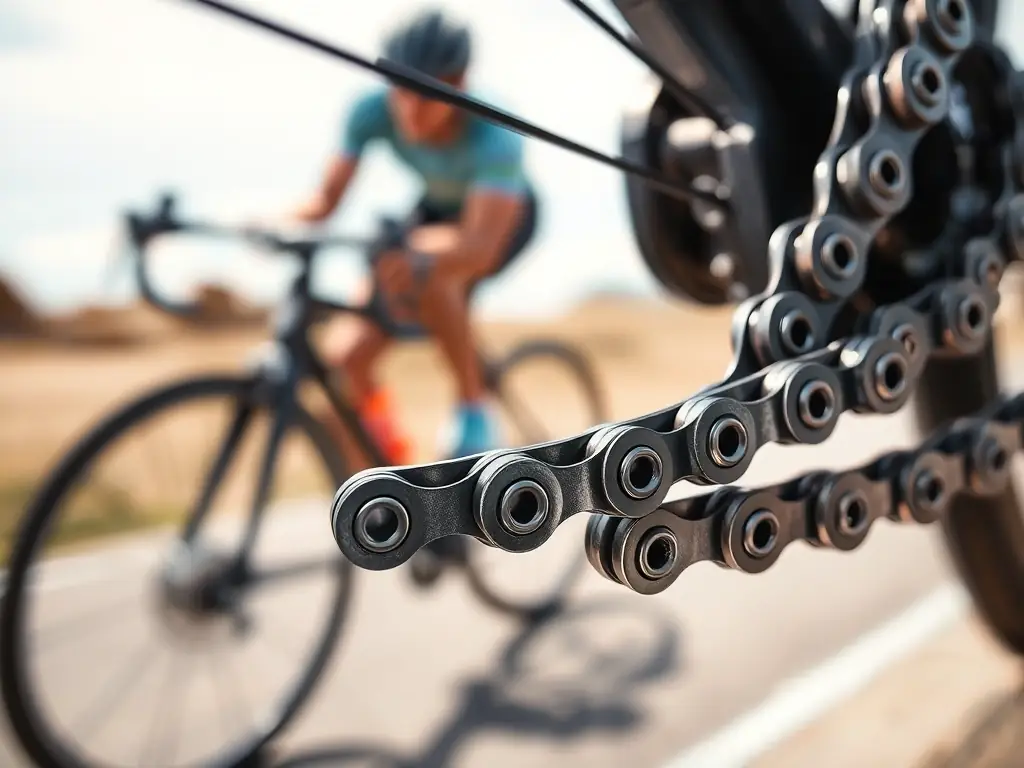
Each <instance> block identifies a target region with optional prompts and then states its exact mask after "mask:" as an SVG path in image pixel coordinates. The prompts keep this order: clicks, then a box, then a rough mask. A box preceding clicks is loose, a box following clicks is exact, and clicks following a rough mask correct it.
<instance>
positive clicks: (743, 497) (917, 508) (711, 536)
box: [586, 395, 1024, 594]
mask: <svg viewBox="0 0 1024 768" xmlns="http://www.w3.org/2000/svg"><path fill="white" fill-rule="evenodd" d="M991 410H992V409H989V411H991ZM1022 429H1024V395H1017V396H1016V397H1015V398H1013V399H1011V400H1009V401H1006V402H1004V403H1002V404H999V406H998V407H997V409H996V410H995V413H990V414H989V415H988V417H986V416H985V415H981V416H979V417H976V418H972V419H965V420H960V421H958V422H956V423H954V424H953V425H951V427H950V428H949V429H948V430H944V431H940V432H939V433H937V435H936V436H935V437H933V438H932V439H931V440H929V441H928V442H927V443H926V444H925V445H923V446H921V447H919V448H918V449H916V450H913V451H897V452H893V453H889V454H887V455H885V456H882V457H880V458H878V459H876V460H875V461H873V462H871V463H870V464H868V465H865V466H863V467H860V468H857V469H851V470H848V471H844V472H813V473H811V474H808V475H805V476H802V477H799V478H796V479H794V480H790V481H788V482H785V483H781V484H778V485H774V486H771V487H766V488H760V489H753V490H746V489H739V488H722V489H719V490H718V491H715V492H714V493H711V494H707V495H705V496H700V497H696V498H691V499H684V500H681V501H675V502H670V503H667V504H664V505H663V506H662V507H661V508H660V509H658V510H657V511H656V512H655V513H653V514H650V515H647V516H646V517H643V518H640V519H639V520H628V519H625V518H621V517H613V516H611V515H594V516H593V517H592V518H591V519H590V521H589V523H588V526H587V539H586V546H587V555H588V557H589V558H590V562H591V564H592V565H593V566H594V567H595V568H596V569H597V570H598V571H599V572H600V573H602V574H603V575H604V576H606V577H607V578H609V579H611V580H612V581H615V582H617V583H620V584H623V585H625V586H627V587H629V588H630V589H632V590H634V591H636V592H640V593H642V594H655V593H657V592H661V591H663V590H665V589H667V588H668V587H669V586H670V585H671V584H672V582H674V581H675V580H676V579H677V578H678V577H679V574H681V573H682V572H683V571H684V570H685V569H686V568H688V567H689V566H691V565H693V564H694V563H696V562H700V561H710V562H713V563H716V564H717V565H720V566H722V567H726V568H734V569H736V570H740V571H745V572H746V573H761V572H762V571H764V570H766V569H767V568H769V567H770V566H771V565H773V564H774V563H775V561H776V560H778V558H779V556H780V555H781V554H782V551H783V549H785V548H786V547H787V546H788V545H789V544H791V543H792V542H794V541H799V540H803V541H806V542H808V543H809V544H811V545H813V546H818V547H830V548H833V549H838V550H841V551H849V550H852V549H855V548H856V547H858V546H860V544H862V543H863V542H864V540H865V539H866V538H867V535H868V533H869V531H870V528H871V525H872V524H873V523H874V522H875V521H876V520H879V519H882V518H887V519H889V520H892V521H895V522H903V523H919V524H928V523H932V522H935V521H936V520H938V519H939V518H940V517H941V516H942V515H943V514H944V512H945V510H946V509H948V508H949V505H950V504H951V503H952V502H953V500H954V499H955V498H956V497H957V496H958V495H961V494H973V495H977V496H990V495H994V494H998V493H1000V492H1002V491H1003V490H1004V489H1005V488H1006V487H1007V485H1008V484H1009V481H1010V459H1011V457H1012V456H1013V454H1014V453H1015V452H1017V451H1019V450H1020V449H1021V448H1022Z"/></svg>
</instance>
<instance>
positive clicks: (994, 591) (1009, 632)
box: [916, 340, 1024, 656]
mask: <svg viewBox="0 0 1024 768" xmlns="http://www.w3.org/2000/svg"><path fill="white" fill-rule="evenodd" d="M917 392H918V394H917V403H916V409H917V418H918V422H919V424H920V427H921V429H922V431H923V432H930V431H931V430H933V429H934V428H936V427H937V426H939V425H940V424H942V423H943V422H945V421H947V420H949V419H954V418H958V417H961V416H968V415H970V414H972V413H973V412H975V411H978V410H980V409H982V408H984V407H985V406H987V405H989V404H990V403H991V402H992V401H993V400H994V399H995V398H996V397H997V396H998V394H999V379H998V375H997V370H996V359H995V348H994V345H993V343H992V341H991V340H990V341H989V345H988V348H987V349H986V350H985V351H984V352H983V353H982V354H980V355H978V356H977V357H974V358H968V359H960V360H935V361H933V362H931V363H930V364H929V367H928V369H927V370H926V371H925V375H924V377H923V378H922V381H921V382H920V384H919V385H918V390H917ZM943 533H944V534H945V538H946V542H947V544H948V546H949V551H950V554H951V556H952V560H953V564H954V565H955V567H956V569H957V571H958V572H959V574H960V577H961V579H962V580H963V582H964V584H965V586H966V587H967V590H968V591H969V592H970V594H971V597H972V598H973V600H974V604H975V606H976V607H977V609H978V612H979V613H980V614H981V616H982V617H983V618H984V620H985V622H986V623H987V624H988V625H989V627H990V628H991V629H992V631H993V632H994V633H995V635H996V637H998V638H999V640H1000V641H1001V642H1002V643H1003V644H1004V645H1005V646H1006V647H1007V648H1009V649H1010V650H1011V651H1013V652H1014V653H1016V654H1018V655H1022V656H1024V516H1022V515H1021V506H1020V501H1019V498H1018V496H1017V491H1016V488H1014V487H1013V485H1011V486H1010V487H1009V488H1007V490H1006V491H1005V492H1004V493H1002V494H1001V495H999V496H995V497H991V498H975V497H971V496H960V497H958V498H957V499H956V500H955V501H954V502H953V505H952V507H951V508H950V510H949V513H948V514H947V516H946V518H945V520H944V521H943Z"/></svg>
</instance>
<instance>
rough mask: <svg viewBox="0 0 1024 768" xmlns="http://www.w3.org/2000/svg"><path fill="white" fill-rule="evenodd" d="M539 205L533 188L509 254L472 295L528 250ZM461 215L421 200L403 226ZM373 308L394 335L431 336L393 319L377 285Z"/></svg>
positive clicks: (408, 228)
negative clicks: (439, 208) (486, 281)
mask: <svg viewBox="0 0 1024 768" xmlns="http://www.w3.org/2000/svg"><path fill="white" fill-rule="evenodd" d="M537 208H538V205H537V198H536V196H535V195H534V194H533V192H532V191H531V192H528V193H527V195H526V206H525V208H524V210H523V214H522V216H520V219H519V227H518V228H517V229H516V231H515V233H514V234H513V235H512V239H511V240H509V244H508V247H507V248H506V249H505V253H504V254H503V255H502V258H501V260H500V261H499V262H498V264H497V266H495V268H494V269H492V270H491V271H490V272H489V273H488V274H487V275H485V276H484V277H483V278H481V279H480V280H478V281H476V282H474V283H473V284H472V285H470V286H469V293H470V296H472V293H473V290H474V289H475V288H476V286H477V285H478V284H479V283H481V282H483V281H484V280H487V279H488V278H491V277H494V276H495V275H497V274H498V273H499V272H501V271H502V270H503V269H505V268H506V267H507V266H508V265H509V264H511V263H512V262H513V261H515V258H516V257H517V256H519V254H521V253H522V252H523V251H524V250H526V246H528V245H529V244H530V242H531V241H532V240H533V236H534V234H535V233H536V230H537ZM461 216H462V213H461V211H454V212H450V211H442V210H438V209H437V208H434V207H432V206H431V205H430V203H429V202H428V201H426V200H420V202H418V203H417V204H416V205H415V207H414V208H413V209H412V211H411V212H410V213H409V215H408V216H407V217H406V218H405V219H404V221H403V223H402V228H403V230H404V231H405V232H411V231H412V230H414V229H416V228H417V227H422V226H424V225H427V224H450V223H455V222H458V221H459V219H460V217H461ZM370 311H371V316H372V317H373V318H374V319H375V320H376V321H377V323H378V325H380V327H381V328H382V329H383V330H384V331H385V332H386V333H387V334H388V335H389V336H391V337H393V338H396V339H420V338H423V337H424V336H426V335H428V333H427V330H426V329H425V328H423V327H422V326H421V325H420V324H419V323H401V322H398V321H397V320H394V319H392V318H391V316H390V314H389V312H388V304H387V301H386V299H385V297H384V295H383V293H382V292H381V291H380V290H379V288H378V287H377V286H376V285H374V288H373V293H372V294H371V296H370Z"/></svg>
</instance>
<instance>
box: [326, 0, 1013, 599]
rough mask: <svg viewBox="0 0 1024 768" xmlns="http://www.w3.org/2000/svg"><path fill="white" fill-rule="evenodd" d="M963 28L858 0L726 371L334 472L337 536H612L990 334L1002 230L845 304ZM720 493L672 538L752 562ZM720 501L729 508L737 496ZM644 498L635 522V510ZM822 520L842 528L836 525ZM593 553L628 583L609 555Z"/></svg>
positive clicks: (935, 115) (893, 5) (874, 405)
mask: <svg viewBox="0 0 1024 768" xmlns="http://www.w3.org/2000/svg"><path fill="white" fill-rule="evenodd" d="M971 34H972V25H971V18H970V9H969V6H968V5H967V4H966V3H964V2H963V0H909V2H905V3H904V2H902V0H887V1H886V2H882V3H880V5H879V7H878V8H876V9H875V10H874V12H873V13H871V14H869V15H866V16H865V17H864V18H862V20H861V28H860V33H859V36H858V51H857V58H856V62H855V64H854V66H853V67H851V71H850V73H849V74H848V76H847V77H846V79H845V81H844V84H843V87H842V89H841V91H840V95H839V101H838V106H837V115H836V122H835V128H834V130H833V135H832V138H831V139H830V142H829V146H828V148H827V149H826V150H825V152H824V153H823V154H822V156H821V159H820V162H819V163H818V166H817V167H816V169H815V205H814V213H813V215H812V217H810V218H809V219H805V220H800V221H795V222H791V223H790V224H787V225H783V226H782V227H780V228H779V229H778V230H777V231H776V232H775V234H774V235H773V237H772V239H771V242H770V245H769V257H770V259H771V262H772V268H773V281H772V284H771V286H770V287H769V289H768V290H767V291H766V292H765V293H764V294H762V295H760V296H756V297H752V298H751V299H748V300H747V301H746V302H744V303H743V304H742V305H740V307H739V308H738V309H737V312H736V314H735V316H734V322H733V334H732V338H733V347H734V351H735V357H734V362H733V364H732V366H731V368H730V370H729V372H728V373H727V376H726V378H725V380H724V381H723V382H722V383H720V384H718V385H714V386H712V387H709V388H706V389H705V390H703V391H702V392H700V393H698V395H696V396H695V397H693V398H690V399H688V400H686V401H683V402H682V403H679V404H677V405H674V406H671V407H668V408H665V409H662V410H660V411H658V412H656V413H653V414H649V415H647V416H644V417H640V418H638V419H633V420H630V421H626V422H622V423H618V424H614V425H609V426H603V427H601V428H595V429H594V430H591V431H589V432H587V433H585V434H583V435H579V436H577V437H574V438H570V439H568V440H561V441H555V442H552V443H548V444H545V445H541V446H532V447H529V448H525V449H521V450H517V451H496V452H493V453H490V454H487V455H484V456H482V457H470V458H467V459H458V460H453V461H446V462H438V463H434V464H427V465H420V466H414V467H402V468H393V469H390V470H369V471H365V472H362V473H359V474H357V475H356V476H354V477H353V478H352V479H351V480H349V481H348V482H347V483H346V484H345V485H344V486H342V488H341V489H339V491H338V494H337V496H336V498H335V502H334V505H333V508H332V515H331V521H332V529H333V532H334V535H335V538H336V540H337V542H338V544H339V546H340V548H341V549H342V551H343V552H344V554H345V555H346V556H347V557H348V558H349V559H351V560H352V561H353V562H354V563H355V564H357V565H360V566H362V567H364V568H369V569H373V570H378V569H386V568H392V567H395V566H397V565H400V564H401V563H403V562H405V561H406V560H408V559H409V558H410V557H411V556H412V555H413V554H414V553H415V552H416V550H418V549H419V548H420V547H422V546H423V545H425V544H426V543H428V542H429V541H432V540H434V539H436V538H439V537H442V536H447V535H452V534H464V535H472V536H475V537H477V538H479V539H481V540H482V541H485V542H486V543H489V544H491V545H494V546H497V547H500V548H502V549H505V550H508V551H520V552H521V551H528V550H531V549H534V548H536V547H537V546H540V545H541V544H542V543H543V542H544V541H546V540H547V539H548V538H549V537H550V536H551V535H552V533H553V532H554V530H555V528H556V527H557V526H558V525H559V524H560V523H561V522H563V521H564V520H566V519H568V518H569V517H571V516H572V515H575V514H578V513H580V512H599V513H604V514H600V515H598V516H596V517H595V518H594V522H593V523H592V524H591V526H590V528H589V529H588V530H589V534H588V541H589V542H591V543H590V545H588V549H589V550H590V551H592V552H606V551H607V552H610V551H612V550H610V549H609V546H610V545H609V544H608V543H607V541H606V540H605V538H606V537H607V536H609V535H610V536H612V539H615V537H616V536H619V535H620V534H621V536H625V537H626V539H628V538H629V536H628V535H629V533H630V532H634V531H635V532H637V535H639V534H640V533H642V532H643V531H647V530H649V529H650V526H649V525H648V523H650V524H652V525H653V521H655V520H660V519H662V518H665V516H666V515H668V518H666V519H669V518H670V519H671V520H675V521H679V520H681V519H682V518H680V517H679V516H678V515H676V514H674V513H673V512H672V511H670V509H671V507H670V508H669V509H661V505H662V502H663V501H664V499H665V497H666V495H667V493H668V490H669V487H670V486H671V485H673V484H674V483H675V482H678V481H680V480H688V481H691V482H694V483H698V484H716V485H725V484H729V483H734V482H736V481H737V480H739V478H740V477H741V476H742V474H743V473H744V471H745V470H746V468H747V466H748V465H749V463H750V461H751V459H752V458H753V456H754V454H755V453H756V450H757V448H758V447H759V446H761V445H764V444H766V443H769V442H782V443H818V442H821V441H823V440H825V439H826V438H827V437H828V436H829V435H830V434H831V432H832V430H833V429H834V427H835V424H836V421H837V420H838V417H839V415H840V413H842V412H843V411H845V410H855V411H859V412H868V413H892V412H894V411H896V410H898V409H899V408H900V407H901V406H902V405H903V404H905V402H906V401H907V399H908V398H909V396H910V394H911V392H912V390H913V388H914V384H915V383H916V381H917V378H918V376H919V375H920V373H921V372H922V370H923V368H924V364H925V362H926V361H927V359H928V357H929V356H930V355H931V354H943V355H962V354H971V353H974V352H976V351H978V350H979V349H981V348H982V347H983V345H984V343H985V341H986V340H987V337H988V333H989V331H990V321H991V316H992V313H993V312H994V310H995V308H996V305H997V302H998V292H997V287H998V281H999V278H1000V276H1001V274H1002V269H1003V265H1004V263H1005V260H1004V258H1003V257H1002V255H1001V253H1006V252H1008V249H1007V248H1006V246H1007V245H1008V244H1007V243H1006V241H1005V238H989V239H988V240H983V241H982V240H979V241H976V242H972V243H963V244H961V245H962V247H960V248H957V249H956V250H957V253H954V257H955V258H954V259H953V262H954V263H953V265H952V269H949V270H947V276H946V277H945V278H944V279H942V280H939V281H936V282H932V283H930V284H929V285H928V286H926V287H925V288H923V289H922V290H921V291H920V292H919V293H917V294H915V295H914V296H912V297H910V298H909V299H907V300H905V301H903V302H901V303H899V304H894V305H891V306H885V307H879V308H877V309H875V310H873V311H871V312H870V313H868V314H866V315H862V316H861V318H860V321H859V322H855V323H850V322H849V316H850V311H849V306H848V305H849V303H850V301H851V299H852V298H853V297H854V296H855V295H856V294H857V293H858V292H859V291H860V289H861V286H862V284H863V281H864V277H865V274H866V270H867V253H868V249H869V247H870V245H871V243H872V241H873V239H874V238H875V236H876V235H877V234H878V232H879V231H880V230H881V228H882V227H883V226H884V225H885V224H886V223H887V222H888V221H889V220H890V219H891V218H892V217H893V216H894V215H895V214H896V213H898V212H899V211H900V210H902V209H903V208H904V207H905V206H906V205H907V203H908V201H909V200H910V195H911V182H910V172H909V167H910V163H909V159H910V157H911V155H912V152H913V149H914V147H915V146H916V144H917V142H918V141H919V140H920V138H921V137H922V136H923V135H924V133H925V131H926V129H927V128H928V127H929V126H931V125H933V124H934V123H936V122H938V121H940V120H942V119H943V118H944V117H945V115H946V111H947V109H948V104H949V86H948V83H949V77H950V72H951V70H952V67H953V65H954V64H955V62H956V60H957V57H958V55H959V53H960V52H961V51H962V50H963V49H964V48H965V47H966V46H967V45H968V44H969V43H970V41H971ZM1014 145H1015V146H1016V147H1020V146H1024V143H1022V142H1019V141H1018V142H1015V144H1014ZM1011 186H1016V185H1015V184H1014V185H1011ZM1013 200H1016V198H1013ZM1013 200H1008V201H1006V202H1005V207H1006V209H1007V210H1008V211H1009V210H1011V209H1013V210H1014V211H1015V212H1016V211H1020V212H1022V213H1024V207H1022V208H1014V205H1013V204H1012V203H1013ZM1007 216H1010V214H1009V213H1008V214H1007ZM1011 222H1012V224H1014V225H1017V224H1019V225H1020V227H1019V228H1021V229H1024V219H1020V217H1018V218H1017V219H1012V216H1011ZM1009 229H1011V230H1013V227H1012V226H1011V227H1010V228H1009ZM1013 231H1016V230H1013ZM1017 250H1019V249H1018V248H1014V249H1013V250H1009V254H1010V255H1011V256H1015V255H1016V253H1017ZM960 252H962V254H961V253H960ZM961 256H962V257H961ZM840 334H842V335H843V336H844V337H845V338H841V339H840V338H837V337H838V336H839V335H840ZM851 334H852V335H851ZM821 477H825V475H822V476H821ZM875 482H876V483H879V484H880V485H879V486H878V487H879V488H880V487H882V486H883V485H884V482H883V481H882V480H881V479H877V480H876V481H875ZM808 487H809V486H808ZM875 493H876V495H877V494H878V493H881V491H876V492H875ZM728 494H735V491H733V490H729V491H720V492H716V493H714V494H712V495H711V496H709V497H707V499H715V500H716V502H715V505H712V504H711V503H710V502H709V501H705V502H692V503H690V504H689V505H688V506H687V511H686V513H685V516H686V517H693V516H694V512H695V510H701V509H704V510H707V511H708V514H707V515H703V514H697V516H696V518H695V519H692V520H687V521H686V522H687V523H688V524H689V525H690V526H691V529H687V530H686V531H683V530H682V529H678V530H677V529H673V528H672V527H671V526H668V525H667V527H666V529H667V530H669V531H674V534H675V535H676V537H677V539H676V543H675V544H674V545H672V546H675V547H676V548H677V550H678V549H679V547H681V546H684V545H685V546H686V547H688V548H689V549H688V550H687V552H688V555H687V557H692V558H693V559H711V560H715V561H721V558H723V557H724V558H726V560H725V562H733V564H734V565H736V566H737V567H739V565H738V564H740V563H743V564H744V566H743V567H744V569H747V570H756V566H753V565H751V562H748V561H750V557H752V556H750V555H749V554H748V555H745V556H744V555H741V554H737V553H741V552H746V551H747V550H744V549H743V548H742V547H741V546H740V545H739V544H737V543H735V542H734V543H733V544H731V545H730V546H729V547H727V548H726V550H725V551H724V552H723V553H716V551H715V550H714V549H713V548H712V547H711V544H709V543H708V542H710V541H711V539H709V538H707V536H710V535H711V531H712V529H713V528H714V526H716V525H720V524H721V523H720V521H719V517H718V516H717V514H712V513H713V512H714V510H717V509H718V507H717V506H716V505H717V503H718V502H719V501H724V499H725V498H726V495H728ZM864 494H865V497H866V498H867V502H865V504H866V505H867V507H868V508H869V510H873V509H875V508H876V507H875V506H874V505H872V504H871V502H872V501H878V499H875V498H874V497H872V496H871V495H870V494H869V492H868V489H865V490H864ZM791 497H792V498H791ZM737 498H738V497H737ZM773 498H774V497H773ZM780 499H781V500H782V501H783V502H784V503H785V504H789V505H790V507H789V508H791V509H792V510H796V509H797V508H798V506H799V503H798V502H799V499H798V498H797V496H794V495H793V494H792V493H790V491H789V490H787V492H786V494H784V495H783V496H780ZM879 499H880V497H879ZM767 501H768V499H767V497H766V503H767ZM879 503H880V501H879ZM702 504H703V505H704V506H701V505H702ZM732 508H733V507H730V509H732ZM878 508H879V509H882V508H884V505H883V507H878ZM744 509H746V507H744ZM766 509H767V507H766ZM801 509H802V507H801ZM729 514H730V515H731V516H732V517H730V519H737V518H736V515H739V514H740V512H737V511H733V512H731V513H729ZM773 514H776V523H771V522H770V519H769V518H768V517H765V518H764V520H763V521H762V523H763V524H762V525H761V527H760V528H759V527H758V525H755V526H754V529H756V530H760V531H762V533H763V532H764V531H765V530H768V529H770V528H771V527H772V525H776V526H778V525H781V524H780V523H779V522H778V520H781V518H779V517H778V513H773ZM801 514H802V513H801ZM879 514H888V513H887V512H882V513H876V514H875V516H876V517H877V516H879ZM794 515H796V512H795V511H793V512H792V513H791V514H789V515H788V517H787V519H792V520H795V519H796V517H794ZM784 516H785V515H784ZM640 518H643V524H642V525H641V524H640V523H633V522H631V521H632V520H636V519H640ZM869 518H870V514H869ZM801 519H803V518H801ZM870 519H873V518H870ZM610 521H620V522H616V523H614V524H613V523H612V522H610ZM623 521H625V522H623ZM715 521H719V522H715ZM627 523H628V524H627ZM674 524H675V525H678V524H679V523H678V522H676V523H674ZM794 525H797V523H794ZM799 525H803V523H799ZM701 526H703V528H702V527H701ZM764 526H768V529H766V528H765V527H764ZM702 530H703V531H705V532H704V533H701V531H702ZM730 530H731V529H730ZM786 530H789V529H788V528H787V529H786ZM836 530H837V531H838V528H837V529H836ZM609 532H610V533H609ZM781 534H782V528H779V531H777V532H776V534H775V536H776V540H787V539H785V537H783V538H782V539H779V536H780V535H781ZM751 535H752V536H753V535H754V534H751ZM801 535H802V534H801ZM786 536H789V537H790V538H793V537H794V536H796V533H795V532H793V531H790V532H789V533H788V534H786ZM680 537H683V538H680ZM702 537H703V538H702ZM757 538H758V537H757V536H754V539H757ZM626 539H624V541H625V540H626ZM819 539H820V537H819ZM825 540H827V541H829V542H836V541H845V540H844V539H843V538H842V535H841V533H838V532H833V533H831V534H829V535H828V536H827V537H826V539H825ZM645 541H646V542H647V543H646V544H645V545H644V546H645V547H646V550H645V551H661V550H662V549H665V548H669V544H668V541H669V539H668V538H666V537H665V536H662V537H661V538H657V537H656V540H654V541H655V543H654V544H652V543H651V541H649V540H647V539H645ZM597 542H600V546H599V545H598V543H597ZM657 542H661V543H660V544H659V543H657ZM680 542H683V543H682V544H681V543H680ZM701 542H705V543H704V544H702V543H701ZM634 544H635V542H634ZM616 546H618V547H619V549H617V550H614V551H621V552H627V551H629V548H628V546H627V545H626V544H621V545H616ZM630 546H632V545H630ZM752 546H755V548H756V546H757V543H756V541H754V544H753V545H752ZM652 547H653V550H652ZM613 549H614V548H613ZM691 550H692V551H691ZM702 553H703V554H702ZM728 558H732V561H730V560H729V559H728ZM744 558H745V559H744ZM592 561H594V562H595V565H599V570H602V572H604V573H605V574H606V575H609V574H612V573H616V574H617V576H616V579H617V580H619V581H622V582H623V583H628V584H630V586H632V583H631V579H630V578H626V577H624V576H621V575H619V574H618V572H616V571H615V570H614V567H612V566H611V565H609V563H610V561H608V560H607V559H606V557H605V555H603V554H602V555H599V556H597V559H596V560H594V556H592ZM623 562H625V561H623ZM630 562H633V563H634V565H635V563H636V562H637V561H636V560H635V558H634V559H633V560H630ZM679 562H687V558H685V557H684V558H681V559H679ZM758 562H759V563H763V562H765V558H764V557H761V558H760V559H759V560H758ZM769 564H770V563H769ZM765 567H766V566H765ZM622 568H623V569H626V570H623V571H622V572H623V573H627V572H628V568H627V566H625V565H623V566H622ZM620 570H621V569H620ZM673 573H675V571H673ZM676 575H677V574H676ZM673 578H674V576H673ZM655 583H657V584H661V583H662V582H661V581H659V580H655Z"/></svg>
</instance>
